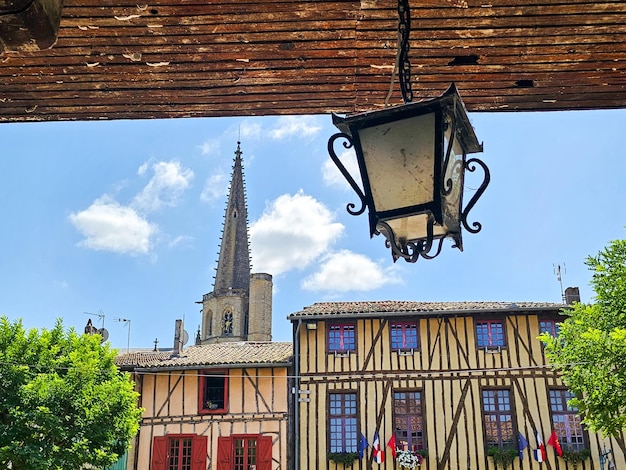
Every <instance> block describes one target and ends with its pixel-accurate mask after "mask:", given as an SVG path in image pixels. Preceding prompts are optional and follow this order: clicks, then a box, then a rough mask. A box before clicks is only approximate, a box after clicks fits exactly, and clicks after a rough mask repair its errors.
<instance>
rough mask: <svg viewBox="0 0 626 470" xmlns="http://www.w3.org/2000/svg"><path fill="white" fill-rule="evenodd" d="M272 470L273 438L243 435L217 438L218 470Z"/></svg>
mask: <svg viewBox="0 0 626 470" xmlns="http://www.w3.org/2000/svg"><path fill="white" fill-rule="evenodd" d="M271 468H272V437H271V436H262V435H259V434H242V435H233V436H219V437H218V438H217V470H271Z"/></svg>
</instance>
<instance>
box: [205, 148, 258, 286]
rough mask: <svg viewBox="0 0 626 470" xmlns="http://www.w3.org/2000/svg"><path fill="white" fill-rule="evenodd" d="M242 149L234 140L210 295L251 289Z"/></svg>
mask: <svg viewBox="0 0 626 470" xmlns="http://www.w3.org/2000/svg"><path fill="white" fill-rule="evenodd" d="M242 153H243V152H242V151H241V148H240V142H237V150H236V151H235V162H234V164H233V174H232V178H231V181H230V192H229V195H228V203H227V205H226V213H225V215H224V230H223V233H222V241H221V245H220V254H219V259H218V262H217V273H216V275H215V284H214V286H213V295H216V296H219V295H223V294H226V293H228V292H229V291H232V290H235V289H242V290H243V291H244V292H245V293H246V296H247V295H248V294H249V291H250V245H249V239H248V209H247V207H246V193H245V185H244V180H243V164H242V159H241V155H242Z"/></svg>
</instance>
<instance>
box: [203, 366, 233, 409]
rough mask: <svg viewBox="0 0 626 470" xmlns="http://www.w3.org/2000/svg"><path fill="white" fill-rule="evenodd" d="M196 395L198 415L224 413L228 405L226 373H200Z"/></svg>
mask: <svg viewBox="0 0 626 470" xmlns="http://www.w3.org/2000/svg"><path fill="white" fill-rule="evenodd" d="M199 382H200V390H199V393H198V411H199V412H200V413H225V412H226V409H227V405H228V400H227V398H228V371H226V370H219V371H218V370H211V371H202V372H201V375H200V381H199Z"/></svg>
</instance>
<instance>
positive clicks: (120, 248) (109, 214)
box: [69, 196, 157, 254]
mask: <svg viewBox="0 0 626 470" xmlns="http://www.w3.org/2000/svg"><path fill="white" fill-rule="evenodd" d="M69 219H70V222H71V223H72V224H73V225H74V227H76V229H77V230H78V231H79V232H80V233H81V234H82V235H83V236H84V237H85V239H84V240H82V241H81V242H79V244H78V245H79V246H84V247H87V248H91V249H93V250H103V251H112V252H115V253H125V254H146V253H148V252H149V251H150V247H151V245H152V237H153V236H154V235H155V234H156V232H157V228H156V226H154V225H152V224H151V223H149V222H148V221H147V220H146V219H144V218H143V217H142V216H140V215H139V214H138V213H137V212H136V211H135V210H134V209H132V208H131V207H126V206H122V205H120V204H119V203H118V202H116V201H114V200H113V199H111V198H110V197H108V196H103V197H101V198H99V199H96V200H95V201H94V202H93V204H91V206H89V207H88V208H87V209H85V210H83V211H80V212H76V213H72V214H70V215H69Z"/></svg>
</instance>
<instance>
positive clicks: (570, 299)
mask: <svg viewBox="0 0 626 470" xmlns="http://www.w3.org/2000/svg"><path fill="white" fill-rule="evenodd" d="M574 302H580V291H579V290H578V287H568V288H567V289H565V304H566V305H572V304H573V303H574Z"/></svg>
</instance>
